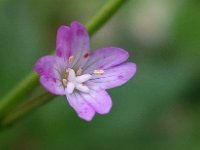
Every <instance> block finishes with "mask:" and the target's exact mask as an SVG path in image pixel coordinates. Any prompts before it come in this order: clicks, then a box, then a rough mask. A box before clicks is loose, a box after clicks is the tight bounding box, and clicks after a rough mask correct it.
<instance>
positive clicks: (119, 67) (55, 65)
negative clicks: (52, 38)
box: [34, 22, 136, 121]
mask: <svg viewBox="0 0 200 150" xmlns="http://www.w3.org/2000/svg"><path fill="white" fill-rule="evenodd" d="M89 50H90V40H89V36H88V33H87V30H86V29H85V27H84V26H83V25H82V24H80V23H79V22H73V23H72V24H71V26H69V27H68V26H61V27H60V28H59V29H58V32H57V40H56V55H48V56H44V57H41V58H40V59H39V60H38V61H37V63H36V64H35V68H34V69H35V71H36V72H37V73H38V74H39V75H40V82H41V84H42V85H43V86H44V87H45V88H46V90H48V91H49V92H51V93H52V94H55V95H65V96H66V97H67V100H68V102H69V104H70V105H71V107H73V109H74V110H75V111H76V112H77V114H78V116H79V117H80V118H82V119H84V120H87V121H90V120H92V118H93V117H94V115H95V113H98V114H107V113H109V111H110V109H111V107H112V100H111V98H110V96H109V95H108V93H107V92H106V91H105V90H106V89H110V88H113V87H117V86H120V85H122V84H124V83H126V82H127V81H128V80H130V79H131V77H132V76H133V75H134V74H135V72H136V65H135V64H134V63H131V62H128V63H125V61H126V60H127V59H128V52H127V51H125V50H123V49H121V48H117V47H107V48H100V49H97V50H96V51H94V52H90V51H89Z"/></svg>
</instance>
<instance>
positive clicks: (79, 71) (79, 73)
mask: <svg viewBox="0 0 200 150" xmlns="http://www.w3.org/2000/svg"><path fill="white" fill-rule="evenodd" d="M82 72H83V70H82V69H81V68H79V69H78V70H77V72H76V75H77V76H80V75H81V74H82Z"/></svg>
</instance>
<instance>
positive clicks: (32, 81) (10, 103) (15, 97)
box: [0, 72, 39, 117]
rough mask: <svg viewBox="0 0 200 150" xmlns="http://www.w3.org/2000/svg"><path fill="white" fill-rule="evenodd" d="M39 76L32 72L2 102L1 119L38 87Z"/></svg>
mask: <svg viewBox="0 0 200 150" xmlns="http://www.w3.org/2000/svg"><path fill="white" fill-rule="evenodd" d="M38 83H39V82H38V75H37V74H36V73H34V72H31V73H30V74H29V75H28V76H27V77H26V78H25V79H24V80H23V81H22V82H20V84H18V85H17V86H16V87H15V88H14V89H13V90H12V91H10V93H9V94H8V95H7V96H5V97H4V98H3V99H2V100H1V101H0V117H2V116H3V115H4V114H5V113H6V112H8V111H9V110H10V109H12V108H13V107H14V106H15V105H16V104H17V103H19V102H20V101H21V100H22V97H23V96H24V95H26V94H27V93H28V91H30V90H32V89H33V88H34V87H35V86H37V85H38Z"/></svg>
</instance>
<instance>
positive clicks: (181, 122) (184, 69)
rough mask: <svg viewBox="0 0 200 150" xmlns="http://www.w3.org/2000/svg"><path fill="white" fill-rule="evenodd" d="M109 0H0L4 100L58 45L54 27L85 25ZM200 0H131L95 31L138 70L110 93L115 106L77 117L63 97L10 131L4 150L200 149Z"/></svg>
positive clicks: (99, 41) (96, 42)
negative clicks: (92, 115) (73, 23)
mask: <svg viewBox="0 0 200 150" xmlns="http://www.w3.org/2000/svg"><path fill="white" fill-rule="evenodd" d="M105 2H107V1H106V0H85V1H81V0H57V1H54V0H18V1H15V0H3V1H0V98H1V97H3V96H4V95H5V94H6V93H7V92H8V91H9V90H10V89H11V88H12V87H13V86H15V85H16V84H17V83H18V82H20V80H23V77H24V76H26V74H27V73H28V72H29V71H31V70H32V68H33V65H34V62H35V61H36V60H37V58H39V57H40V56H42V55H44V54H48V53H49V52H50V51H51V50H53V49H54V47H55V35H56V30H57V28H58V27H59V26H60V25H62V24H70V22H71V21H73V20H78V21H81V22H83V23H86V22H87V20H89V19H90V18H91V16H92V14H94V13H95V12H96V11H97V10H98V9H99V8H100V7H101V6H102V5H103V4H104V3H105ZM199 9H200V1H199V0H169V1H166V0H151V1H148V0H140V1H129V2H127V4H126V5H125V6H124V7H122V9H121V10H120V11H119V12H118V13H117V14H116V15H115V16H114V17H113V18H112V19H111V20H110V21H109V22H108V23H107V24H106V25H105V26H104V27H103V28H102V29H101V30H100V31H98V33H96V34H95V36H94V37H92V39H91V42H92V49H93V50H94V49H95V48H97V47H107V46H118V47H122V48H124V49H127V50H129V53H130V60H132V61H134V62H136V63H137V66H138V71H137V74H136V76H135V77H134V78H133V79H132V80H131V81H130V82H128V83H127V84H125V85H123V86H122V87H119V88H115V89H112V90H110V91H109V93H110V94H111V96H112V99H113V108H112V111H111V113H110V114H108V115H106V116H100V115H98V116H96V117H95V119H94V120H93V121H92V122H90V123H87V122H84V121H82V120H80V119H79V118H78V117H77V116H76V114H75V112H74V111H73V110H72V108H70V107H69V105H68V104H67V102H66V99H65V98H64V97H58V98H56V99H55V100H53V101H52V102H50V103H49V104H47V105H45V106H43V107H42V108H40V109H39V110H37V111H35V112H34V113H32V114H31V115H30V116H28V117H27V118H25V119H23V120H22V121H21V122H18V123H17V124H15V125H14V126H13V127H11V128H10V129H8V130H5V131H1V132H0V149H1V150H21V149H23V150H24V149H28V150H36V149H37V150H54V149H59V150H62V149H63V150H64V149H76V150H79V149H80V150H83V149H95V150H98V149H116V150H117V149H126V150H129V149H130V150H133V149H140V150H146V149H148V150H151V149H152V150H157V149H158V150H160V149H162V150H163V149H166V150H168V149H169V150H178V149H181V150H188V149H192V150H199V149H200V142H199V141H200V117H199V116H200V103H199V101H200V94H199V93H200V91H199V90H200V19H199V18H200V11H199Z"/></svg>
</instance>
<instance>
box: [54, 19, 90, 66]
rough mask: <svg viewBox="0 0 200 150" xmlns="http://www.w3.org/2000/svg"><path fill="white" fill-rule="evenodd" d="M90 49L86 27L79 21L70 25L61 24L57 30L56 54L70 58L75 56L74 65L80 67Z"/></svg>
mask: <svg viewBox="0 0 200 150" xmlns="http://www.w3.org/2000/svg"><path fill="white" fill-rule="evenodd" d="M89 50H90V40H89V35H88V33H87V30H86V29H85V27H84V26H83V25H82V24H80V23H79V22H73V23H72V24H71V26H70V27H67V26H61V27H60V28H59V29H58V32H57V41H56V54H57V56H60V57H65V58H67V59H68V58H69V57H70V56H74V58H75V60H74V63H73V66H74V67H76V68H78V67H79V68H80V67H81V66H82V65H84V64H85V62H86V61H87V58H86V57H85V56H86V55H87V54H88V52H89Z"/></svg>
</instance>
